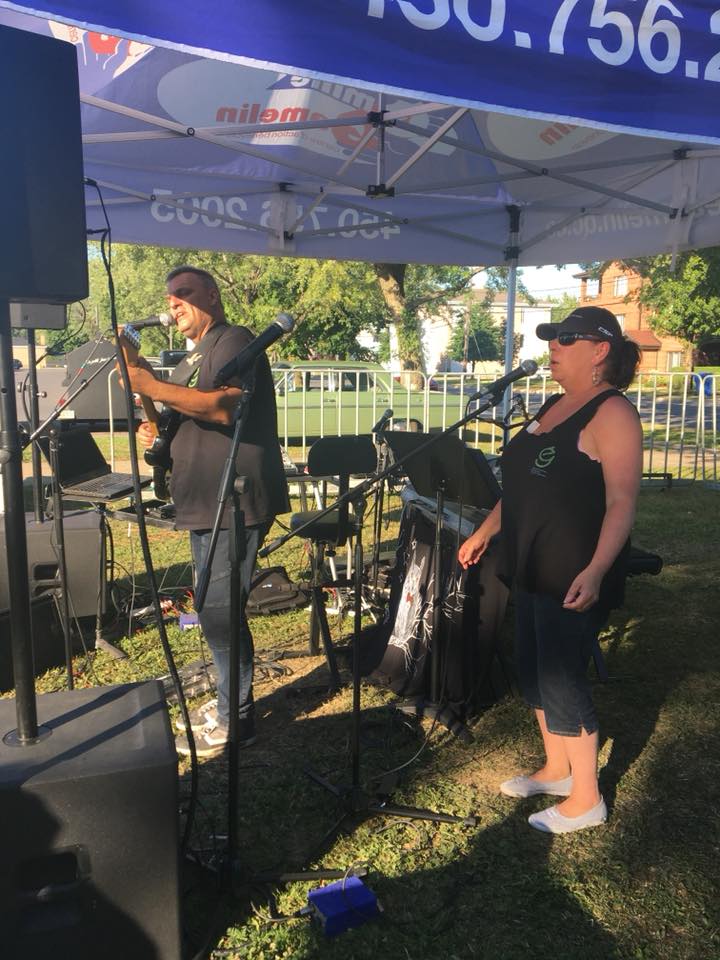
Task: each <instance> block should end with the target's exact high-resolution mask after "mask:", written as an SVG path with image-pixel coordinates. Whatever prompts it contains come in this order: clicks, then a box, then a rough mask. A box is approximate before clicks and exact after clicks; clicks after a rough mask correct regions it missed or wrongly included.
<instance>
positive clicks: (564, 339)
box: [555, 333, 602, 347]
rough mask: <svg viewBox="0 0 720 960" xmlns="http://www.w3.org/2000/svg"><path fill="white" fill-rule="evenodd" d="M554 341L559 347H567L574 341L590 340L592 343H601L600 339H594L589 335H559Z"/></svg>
mask: <svg viewBox="0 0 720 960" xmlns="http://www.w3.org/2000/svg"><path fill="white" fill-rule="evenodd" d="M555 339H556V340H557V342H558V343H559V344H560V346H561V347H569V346H570V345H571V344H573V343H575V341H576V340H592V342H593V343H602V338H601V337H594V336H592V334H590V333H559V334H558V335H557V337H556V338H555Z"/></svg>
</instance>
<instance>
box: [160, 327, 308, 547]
mask: <svg viewBox="0 0 720 960" xmlns="http://www.w3.org/2000/svg"><path fill="white" fill-rule="evenodd" d="M252 339H253V335H252V333H251V332H250V331H249V330H248V329H247V327H236V326H232V325H230V324H215V325H214V326H213V327H211V328H210V330H209V331H208V332H207V333H206V334H205V336H204V337H203V338H202V340H201V341H200V342H199V343H198V345H197V347H196V349H195V350H194V351H193V353H192V354H191V355H190V358H189V359H190V360H191V362H194V363H196V364H197V367H198V371H199V372H198V374H197V376H194V377H193V378H192V379H191V380H190V381H189V385H190V386H192V387H194V388H197V389H198V390H212V389H213V380H214V378H215V375H216V373H217V372H218V371H219V370H220V368H221V367H223V366H224V365H225V364H226V363H228V362H229V361H230V360H232V359H233V357H236V356H237V355H238V354H239V353H240V352H241V351H242V350H243V348H244V347H246V346H247V345H248V343H250V341H251V340H252ZM198 354H199V355H200V356H199V357H198ZM196 358H197V359H196ZM228 386H233V387H234V386H242V383H241V381H240V380H238V379H233V380H231V381H230V382H229V383H228ZM233 431H234V427H233V426H223V425H221V424H217V423H207V422H206V421H203V420H194V419H193V418H191V417H183V418H182V422H181V424H180V426H179V428H178V431H177V433H176V434H175V437H174V439H173V441H172V446H171V451H170V452H171V455H172V460H173V468H172V477H171V481H170V492H171V494H172V498H173V501H174V503H175V508H176V511H177V512H176V521H175V523H176V526H177V528H178V529H179V530H206V529H209V528H210V527H212V525H213V521H214V519H215V513H216V510H217V493H218V486H219V483H220V476H221V474H222V471H223V469H224V466H225V461H226V460H227V457H228V453H229V452H230V444H231V440H232V436H233ZM236 466H237V473H238V476H242V477H246V478H247V480H248V489H247V493H245V494H243V495H242V496H241V497H240V505H241V507H242V510H243V512H244V514H245V524H246V525H247V526H256V525H257V524H261V523H264V522H266V521H269V520H272V518H273V517H275V516H276V515H277V514H280V513H286V512H287V511H288V510H289V509H290V505H289V503H288V493H287V483H286V480H285V471H284V468H283V463H282V457H281V454H280V443H279V440H278V435H277V412H276V408H275V388H274V386H273V381H272V375H271V372H270V365H269V363H268V361H267V357H266V356H265V355H264V354H263V355H261V356H260V357H259V359H258V361H257V363H256V365H255V392H254V394H253V397H252V399H251V400H250V410H249V413H248V416H247V419H246V423H245V429H244V431H243V442H242V443H241V444H240V448H239V451H238V456H237V464H236ZM228 523H229V512H228V510H227V509H226V511H225V515H224V517H223V526H224V527H227V525H228Z"/></svg>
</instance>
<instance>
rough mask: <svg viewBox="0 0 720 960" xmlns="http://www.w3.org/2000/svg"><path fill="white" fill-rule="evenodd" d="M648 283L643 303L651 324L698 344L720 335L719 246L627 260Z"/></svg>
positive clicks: (688, 341) (641, 299)
mask: <svg viewBox="0 0 720 960" xmlns="http://www.w3.org/2000/svg"><path fill="white" fill-rule="evenodd" d="M624 262H625V264H626V265H627V266H628V267H630V268H632V269H634V270H637V271H638V273H640V274H641V275H642V276H643V277H646V278H647V280H648V282H647V283H644V284H643V288H642V292H641V294H640V301H641V303H643V304H645V305H646V306H648V307H650V308H651V310H652V315H651V316H650V325H651V326H652V327H653V329H655V330H657V331H658V332H660V333H669V334H672V335H673V336H675V337H679V338H680V339H681V340H685V341H686V342H687V343H691V344H694V345H698V344H699V343H701V342H702V341H703V340H705V339H706V338H709V337H717V336H718V334H720V247H707V248H706V249H704V250H691V251H687V252H686V253H682V254H679V255H678V256H677V258H676V263H675V267H674V269H672V261H671V258H670V257H669V256H659V257H645V258H642V259H637V260H627V261H624Z"/></svg>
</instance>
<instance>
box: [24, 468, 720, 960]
mask: <svg viewBox="0 0 720 960" xmlns="http://www.w3.org/2000/svg"><path fill="white" fill-rule="evenodd" d="M394 507H397V504H396V503H395V504H394ZM395 515H397V510H396V511H395ZM394 531H395V526H394V525H393V526H392V527H391V528H390V529H389V530H388V531H387V536H388V537H392V536H393V535H394ZM114 532H115V554H116V559H117V563H118V568H117V571H116V575H117V577H118V581H119V587H118V595H120V594H124V595H126V596H127V595H128V591H129V589H130V584H131V582H132V574H133V572H134V573H135V575H136V584H137V585H139V586H140V587H141V586H142V577H140V576H139V571H140V569H141V564H140V552H139V548H138V543H137V531H136V529H135V528H133V527H130V528H129V535H128V527H127V526H126V525H124V524H114ZM151 537H152V549H153V556H154V558H155V564H156V567H157V571H158V577H159V578H160V579H162V577H163V576H165V575H166V574H167V576H168V577H169V580H168V581H167V584H166V586H172V585H174V584H176V583H180V584H182V583H183V582H186V581H187V570H186V567H185V563H186V560H187V545H186V542H185V538H184V536H182V535H179V534H166V533H164V532H161V531H157V530H152V531H151ZM634 540H635V542H636V543H637V544H638V545H639V546H642V547H644V548H646V549H650V550H653V551H656V552H658V553H660V554H661V555H662V556H663V558H664V561H665V566H664V569H663V572H662V574H661V575H660V576H658V577H649V576H643V577H637V578H634V579H632V580H631V581H630V582H629V585H628V592H627V593H628V596H627V604H626V607H625V609H624V610H623V611H619V612H616V614H615V615H614V616H613V618H612V621H611V623H610V626H609V627H608V629H607V631H606V633H605V634H604V636H603V639H602V647H603V650H604V653H605V657H606V661H607V665H608V669H609V672H610V675H611V680H610V682H609V683H607V684H596V686H595V694H596V702H597V706H598V711H599V715H600V718H601V735H602V749H601V763H602V767H603V769H602V772H601V786H602V790H603V793H604V795H605V798H606V800H607V801H608V805H609V807H610V819H609V822H608V824H607V825H606V826H605V827H603V828H600V829H597V830H591V831H586V832H584V833H579V834H576V835H572V836H568V837H556V838H551V837H548V836H544V835H541V834H538V833H536V832H535V831H533V830H531V829H530V828H529V827H528V826H527V823H526V818H527V816H528V814H529V813H530V812H532V811H533V810H536V809H540V808H541V807H542V806H543V805H544V804H546V803H547V800H543V798H537V799H533V800H529V801H514V800H509V799H506V798H503V797H501V796H500V795H499V794H498V792H497V784H498V783H499V781H500V780H502V779H504V778H506V777H507V776H510V775H512V774H513V773H514V772H516V771H520V770H530V769H532V768H533V767H534V765H536V764H538V763H539V761H540V744H539V740H538V737H537V734H536V732H535V729H534V726H533V723H532V721H531V718H530V716H529V711H528V710H527V709H526V708H525V707H524V706H523V704H522V703H521V702H519V700H518V699H516V698H512V697H505V698H504V699H502V700H501V701H500V702H498V703H496V704H495V705H494V706H492V707H490V708H489V709H488V710H486V711H485V712H484V713H482V714H481V715H480V716H479V717H478V718H477V719H476V720H475V721H474V723H473V725H472V733H473V737H474V742H473V743H472V744H465V743H463V742H461V741H459V740H457V739H455V738H454V737H452V735H451V734H449V733H448V732H447V731H446V730H445V729H444V728H437V729H435V730H434V731H433V732H432V734H431V736H430V739H429V742H428V745H427V747H426V748H425V750H424V751H423V752H422V753H421V755H420V757H419V759H418V760H417V761H416V762H415V763H412V764H410V765H409V766H408V767H407V769H406V770H405V771H404V772H403V776H402V778H401V781H400V783H399V786H398V789H397V790H396V792H395V795H394V799H395V800H397V801H398V802H404V803H409V804H413V805H417V806H427V807H431V808H434V809H442V810H445V811H450V812H453V813H458V814H461V815H463V816H465V815H468V814H471V813H473V814H475V815H476V816H477V817H478V825H477V826H476V827H472V828H470V827H463V826H456V825H446V824H432V823H427V822H421V821H414V822H410V821H405V820H402V821H400V820H394V819H379V818H374V819H370V820H367V821H366V822H364V823H360V824H359V825H357V827H356V828H355V829H353V830H351V831H350V832H348V833H342V834H340V835H339V836H338V837H332V836H330V837H328V836H327V834H328V831H330V830H331V828H332V827H333V825H334V824H335V823H336V822H337V820H338V817H339V816H340V813H341V807H340V805H339V803H338V801H337V800H336V799H335V798H334V797H333V796H332V795H330V794H328V793H326V792H325V791H323V790H322V789H320V787H318V786H317V785H316V784H314V783H313V782H312V781H311V780H309V779H308V778H307V776H305V774H304V768H305V767H306V766H311V767H313V768H315V769H316V770H317V771H319V772H320V773H321V774H322V775H323V776H326V777H327V778H328V779H330V780H331V781H333V782H334V783H338V782H342V781H346V780H347V778H348V777H349V773H350V771H349V732H350V707H351V702H350V694H349V691H348V690H347V689H344V690H343V691H342V692H341V693H338V694H336V695H335V696H332V697H330V696H328V694H327V692H326V689H327V670H326V667H325V664H324V661H323V659H322V658H307V659H300V660H277V659H272V657H273V651H283V650H286V649H288V648H292V649H294V650H298V651H302V650H304V649H305V646H306V642H307V614H306V613H305V612H304V611H298V612H295V613H288V614H283V615H276V616H274V617H264V618H256V619H255V620H254V621H253V627H254V635H255V640H256V646H257V649H258V655H259V658H260V660H261V661H264V664H263V663H261V667H260V669H259V671H258V679H257V683H256V698H257V701H258V713H259V731H260V739H259V742H258V744H257V745H256V746H255V747H254V748H252V750H251V751H247V752H246V753H244V754H243V756H242V760H241V764H242V767H241V771H240V776H241V780H242V782H241V789H240V809H239V843H240V857H241V863H242V875H243V877H244V878H245V880H244V881H243V882H242V883H241V885H240V888H239V890H238V896H237V897H236V898H235V899H234V900H233V902H232V903H231V904H229V905H228V906H227V908H226V910H225V912H224V914H223V926H222V929H223V930H224V935H223V936H222V937H221V938H220V939H219V940H218V941H217V949H216V951H215V953H214V954H213V956H215V957H217V958H220V957H236V958H241V957H242V958H249V960H261V958H262V960H271V958H273V960H274V958H292V960H305V958H308V960H309V958H316V957H325V958H328V960H349V958H352V960H381V958H385V957H398V958H402V960H435V958H443V960H445V958H447V960H451V958H462V960H465V958H468V960H469V958H476V957H477V958H487V960H500V958H502V960H515V958H517V960H520V958H523V960H525V958H532V960H545V958H547V960H576V958H579V957H582V958H583V960H608V958H618V960H621V958H622V960H654V958H657V960H660V958H662V960H667V958H670V960H711V958H717V957H720V932H719V931H720V907H719V903H720V899H719V898H718V893H719V892H720V891H719V890H718V886H719V884H718V877H719V876H720V870H718V857H719V854H720V737H719V736H718V734H719V733H720V730H719V729H718V728H719V726H720V710H719V707H720V644H718V626H717V625H718V621H719V620H720V601H719V600H718V583H720V510H718V493H717V492H715V491H712V490H708V489H705V488H703V487H701V486H700V485H694V486H688V487H682V488H676V489H671V490H661V491H658V490H646V491H643V492H642V494H641V497H640V505H639V514H638V521H637V526H636V533H635V536H634ZM279 553H280V556H279V557H278V555H274V556H273V558H272V560H271V561H270V562H272V563H284V564H285V565H286V567H287V569H288V571H289V572H290V574H291V576H293V577H296V576H299V575H300V574H301V572H302V571H303V570H304V569H305V567H306V556H305V554H304V551H303V547H302V545H299V544H297V543H292V542H291V544H288V545H287V546H286V547H284V548H283V550H282V551H280V552H279ZM173 595H174V596H179V595H180V594H178V593H174V594H173ZM139 599H140V600H142V597H140V598H139ZM331 623H332V625H333V630H334V632H335V633H336V634H339V633H340V632H341V631H342V627H339V626H338V625H337V624H335V623H334V621H331ZM345 629H346V630H347V629H349V624H345ZM169 633H170V640H171V643H172V645H173V648H174V650H175V652H176V655H177V657H178V661H179V662H188V661H190V660H193V659H195V658H196V657H197V655H198V645H199V639H198V637H197V635H196V633H194V632H190V633H182V632H181V631H179V630H178V629H177V628H176V627H171V628H170V630H169ZM505 634H506V636H504V638H503V642H506V641H507V640H508V638H509V636H510V634H511V630H510V629H509V627H508V629H507V630H506V631H505ZM117 642H118V644H119V645H120V646H122V647H123V649H125V650H126V652H128V653H129V655H130V659H129V660H127V661H122V662H118V661H112V660H109V659H108V658H107V657H106V656H104V655H101V654H98V655H96V656H95V657H94V663H93V670H92V672H89V671H88V670H87V668H86V667H85V666H84V664H83V660H82V658H80V659H78V661H77V669H78V674H79V676H78V683H79V684H83V683H95V682H98V681H100V682H120V681H126V680H131V679H142V678H145V677H152V676H155V675H158V674H160V673H163V672H164V671H165V667H164V665H163V662H162V657H161V654H160V650H159V645H158V641H157V630H156V629H153V628H148V629H145V630H142V631H140V632H137V633H135V634H134V636H132V637H131V638H130V637H127V636H126V635H124V633H123V629H122V628H120V629H119V636H118V640H117ZM280 668H285V669H287V670H288V671H292V672H290V673H287V674H285V675H282V673H281V672H280ZM345 674H346V676H347V672H346V671H345ZM62 684H63V673H62V671H60V670H58V671H53V672H51V673H49V674H47V675H46V676H45V677H44V678H42V680H41V681H40V684H39V685H40V688H41V689H42V690H50V689H59V688H61V687H62ZM362 697H363V731H362V744H361V759H362V778H363V781H364V782H366V781H372V779H373V778H375V777H378V776H379V775H381V774H382V772H383V770H387V769H390V768H393V767H396V766H399V765H400V764H402V763H404V762H406V761H408V760H410V759H411V757H413V755H414V754H416V753H417V751H418V750H419V748H420V746H421V745H422V743H423V737H424V735H425V734H426V733H427V732H428V730H429V728H425V730H424V731H423V729H422V728H418V727H417V726H415V725H413V724H410V723H409V722H407V721H406V720H405V719H403V718H402V715H399V714H397V713H396V712H395V711H394V710H393V709H392V703H393V701H394V698H393V696H392V695H391V694H390V693H389V692H388V691H386V690H383V689H379V688H376V687H371V686H367V685H364V687H363V695H362ZM182 770H183V781H182V785H181V790H183V791H186V789H187V782H186V781H187V776H186V770H185V767H184V766H183V767H182ZM225 790H226V769H225V764H224V762H222V761H217V760H215V761H207V762H205V763H203V764H202V766H201V771H200V801H201V802H200V806H199V811H198V817H197V823H196V829H195V835H194V837H193V845H194V846H196V847H197V848H198V849H200V848H202V849H204V850H206V851H207V850H212V848H213V846H214V845H215V846H216V845H217V844H216V842H215V841H214V839H213V831H214V830H216V831H217V832H219V833H224V832H225V822H224V817H225ZM357 862H367V863H368V864H369V865H370V874H369V876H368V877H367V883H368V885H369V886H370V887H371V888H372V889H373V890H374V891H375V892H376V893H377V895H378V896H379V898H380V900H381V902H382V904H383V907H384V915H383V919H382V920H381V921H379V922H375V923H369V924H366V925H364V926H363V927H361V928H359V929H357V930H353V931H350V932H348V933H346V934H344V935H342V936H341V937H339V938H337V939H335V940H326V939H325V938H324V937H323V935H322V934H321V933H320V932H319V930H318V929H317V928H316V927H315V926H313V925H311V924H310V922H309V921H308V920H293V921H289V922H287V923H273V922H271V921H270V919H269V906H268V894H269V892H270V891H271V889H272V892H273V893H274V898H275V906H276V908H277V910H278V911H279V913H281V914H289V913H292V912H293V911H295V910H297V909H299V908H300V907H301V906H302V905H303V904H304V903H305V898H306V895H307V890H308V889H309V887H310V886H311V884H308V883H295V884H290V885H287V886H281V887H276V888H268V887H266V886H262V885H258V884H253V883H252V882H250V880H249V877H250V875H251V874H253V873H256V872H257V871H262V870H270V869H275V868H277V869H283V870H288V869H295V868H297V867H299V866H301V865H303V864H306V863H314V864H315V865H322V866H324V867H332V868H339V869H346V868H348V867H349V866H351V865H352V864H353V863H357ZM193 884H194V885H193V892H192V894H191V895H190V896H189V897H188V898H187V899H186V902H185V916H186V921H187V923H188V926H189V928H190V929H191V930H192V932H193V933H194V934H195V936H196V937H198V938H199V937H200V934H201V931H202V930H203V926H204V923H205V922H206V920H207V917H208V913H209V911H211V910H212V908H213V906H214V903H215V900H216V896H215V894H214V893H213V891H212V887H208V886H207V885H205V886H204V885H203V884H202V883H198V881H197V880H194V881H193Z"/></svg>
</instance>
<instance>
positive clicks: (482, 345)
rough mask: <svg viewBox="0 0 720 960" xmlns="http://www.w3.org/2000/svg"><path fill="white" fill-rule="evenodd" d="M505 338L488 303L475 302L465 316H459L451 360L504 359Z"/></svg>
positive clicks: (450, 349)
mask: <svg viewBox="0 0 720 960" xmlns="http://www.w3.org/2000/svg"><path fill="white" fill-rule="evenodd" d="M503 339H504V338H503V332H502V330H501V329H500V327H498V325H497V324H496V323H495V322H494V320H493V319H492V317H491V316H490V311H489V310H488V307H487V305H486V304H483V303H474V304H472V305H471V306H470V307H468V310H467V314H466V315H465V316H464V317H459V318H458V322H457V324H456V325H455V328H454V330H453V333H452V336H451V338H450V341H449V343H448V347H447V354H448V357H450V359H451V360H469V361H471V362H474V361H476V360H502V357H503V349H504V348H503ZM466 348H467V355H466V353H465V350H466Z"/></svg>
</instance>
